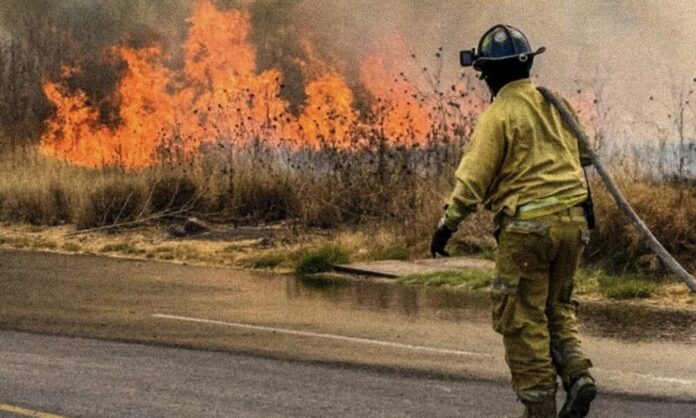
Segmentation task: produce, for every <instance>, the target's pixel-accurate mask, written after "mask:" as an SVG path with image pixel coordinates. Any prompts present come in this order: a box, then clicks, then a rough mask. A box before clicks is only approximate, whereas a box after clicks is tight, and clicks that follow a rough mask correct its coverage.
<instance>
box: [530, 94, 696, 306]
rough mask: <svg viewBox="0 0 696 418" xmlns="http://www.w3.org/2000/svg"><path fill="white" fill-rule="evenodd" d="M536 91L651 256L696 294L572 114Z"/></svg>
mask: <svg viewBox="0 0 696 418" xmlns="http://www.w3.org/2000/svg"><path fill="white" fill-rule="evenodd" d="M538 89H539V91H540V92H541V94H542V95H543V96H544V98H545V99H546V100H548V101H549V102H550V103H551V104H552V105H553V106H554V107H555V108H556V110H558V113H560V115H561V118H562V119H563V122H565V124H566V125H567V126H568V128H569V129H570V130H571V132H572V133H573V134H575V136H576V137H577V138H578V143H579V145H580V147H582V148H583V149H584V151H586V153H587V155H588V156H589V158H590V161H592V165H594V167H595V170H597V173H598V174H599V176H600V177H601V179H602V181H603V182H604V185H605V186H606V188H607V190H608V191H609V193H610V194H611V196H612V197H613V198H614V200H615V201H616V204H617V206H618V207H619V209H620V210H621V211H622V212H623V213H624V215H626V217H628V219H629V221H630V222H631V223H632V224H633V226H635V227H636V229H638V232H639V233H640V236H641V238H642V239H644V240H645V241H646V242H647V243H648V245H649V246H650V248H651V249H652V250H653V251H654V252H655V254H657V256H658V257H659V258H660V260H662V262H663V263H664V264H665V266H666V267H667V268H668V269H669V270H671V271H672V272H673V273H674V274H675V275H677V277H679V279H680V280H682V281H683V282H684V283H686V285H687V286H688V287H689V289H691V291H692V292H694V293H696V280H694V278H693V276H691V274H689V272H688V271H686V269H685V268H684V267H683V266H682V265H681V264H679V262H678V261H677V260H675V259H674V257H672V255H671V254H670V253H669V252H668V251H667V250H666V249H665V247H664V246H663V245H662V244H661V243H660V241H658V240H657V238H655V235H653V233H652V232H651V231H650V229H649V228H648V226H647V225H646V224H645V222H643V220H642V219H640V217H639V216H638V214H637V213H636V211H635V210H633V208H632V207H631V205H630V204H629V203H628V201H627V200H626V198H625V197H624V195H623V193H621V190H620V189H619V187H618V186H617V185H616V183H615V182H614V180H613V179H612V177H611V175H610V174H609V171H607V169H606V167H604V164H602V161H601V160H600V159H599V156H598V155H597V153H596V152H594V150H592V147H591V146H590V141H589V139H588V138H587V135H586V134H585V132H584V130H583V129H582V128H581V127H580V126H579V124H578V122H577V121H576V120H575V118H574V117H573V115H571V113H570V112H569V111H568V109H567V108H566V107H565V106H564V105H563V104H562V103H561V102H560V100H559V99H558V98H557V97H556V96H555V95H554V94H553V93H551V91H549V90H548V89H546V88H544V87H539V88H538Z"/></svg>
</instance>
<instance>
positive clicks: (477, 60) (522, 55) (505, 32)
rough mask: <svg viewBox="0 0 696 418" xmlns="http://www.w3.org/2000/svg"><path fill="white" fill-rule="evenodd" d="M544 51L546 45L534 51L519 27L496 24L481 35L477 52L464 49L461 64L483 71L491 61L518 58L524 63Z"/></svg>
mask: <svg viewBox="0 0 696 418" xmlns="http://www.w3.org/2000/svg"><path fill="white" fill-rule="evenodd" d="M544 51H546V48H545V47H541V48H539V49H537V50H536V51H532V47H531V46H530V45H529V40H527V37H526V36H524V34H523V33H522V32H521V31H520V30H519V29H515V28H513V27H512V26H507V25H495V26H493V27H492V28H490V29H489V30H488V31H487V32H486V33H485V34H484V35H483V36H482V37H481V41H479V45H478V52H477V53H476V52H475V51H474V50H471V51H462V55H461V64H462V65H463V66H465V67H469V66H471V65H473V66H474V69H476V70H477V71H483V70H484V69H485V67H486V65H487V64H488V63H491V62H496V61H504V60H509V59H513V58H517V59H518V60H519V61H520V62H523V63H524V62H527V61H528V60H529V58H530V57H534V56H535V55H538V54H542V53H543V52H544Z"/></svg>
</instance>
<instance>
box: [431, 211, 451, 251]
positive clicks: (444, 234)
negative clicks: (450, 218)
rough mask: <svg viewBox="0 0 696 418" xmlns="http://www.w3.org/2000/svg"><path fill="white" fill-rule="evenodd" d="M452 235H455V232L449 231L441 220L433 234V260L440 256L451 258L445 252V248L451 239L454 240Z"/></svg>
mask: <svg viewBox="0 0 696 418" xmlns="http://www.w3.org/2000/svg"><path fill="white" fill-rule="evenodd" d="M452 234H454V231H452V230H451V229H449V228H448V227H447V225H445V223H444V222H443V220H440V222H439V223H438V225H437V229H436V230H435V233H434V234H433V240H432V242H431V243H430V254H431V255H432V256H433V258H435V257H437V255H438V254H440V255H441V256H443V257H449V253H448V252H447V250H445V247H446V246H447V242H448V241H449V240H450V238H452Z"/></svg>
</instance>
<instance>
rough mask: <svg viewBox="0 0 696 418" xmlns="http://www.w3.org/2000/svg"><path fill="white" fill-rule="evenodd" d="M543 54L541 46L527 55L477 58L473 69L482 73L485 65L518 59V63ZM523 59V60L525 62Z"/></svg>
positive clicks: (544, 50)
mask: <svg viewBox="0 0 696 418" xmlns="http://www.w3.org/2000/svg"><path fill="white" fill-rule="evenodd" d="M544 52H546V47H545V46H542V47H541V48H539V49H537V50H536V51H534V52H530V53H527V54H514V55H508V56H505V57H495V58H487V57H479V58H477V59H476V60H474V63H473V67H474V69H475V70H476V71H484V70H485V67H486V65H488V64H490V63H492V62H500V61H506V60H512V59H519V60H520V61H522V60H523V57H526V58H529V57H535V56H537V55H541V54H543V53H544ZM526 58H525V60H526Z"/></svg>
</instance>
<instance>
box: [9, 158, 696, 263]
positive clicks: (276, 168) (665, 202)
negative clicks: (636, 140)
mask: <svg viewBox="0 0 696 418" xmlns="http://www.w3.org/2000/svg"><path fill="white" fill-rule="evenodd" d="M456 149H457V147H453V148H451V149H450V148H448V149H447V150H443V149H439V150H438V149H433V150H427V151H425V150H418V149H415V148H414V149H393V150H391V151H388V152H389V154H388V155H387V156H385V157H384V158H382V159H381V160H379V159H374V158H371V154H369V153H345V154H338V153H335V152H334V153H331V152H328V151H326V150H325V151H317V152H315V153H308V152H303V153H295V154H283V153H272V152H271V151H268V152H267V153H262V154H252V153H239V154H235V155H234V156H231V157H230V159H229V160H228V159H224V160H223V161H222V162H218V163H215V162H214V160H210V161H209V160H207V159H205V158H204V159H203V160H201V161H200V162H199V163H197V164H193V163H191V164H188V165H176V166H163V167H154V168H151V169H148V170H144V171H140V172H130V173H126V172H123V171H120V170H116V169H104V170H89V169H84V168H78V167H73V166H69V165H66V164H63V163H61V162H57V161H55V160H51V159H48V158H44V157H42V156H39V155H36V154H32V153H29V154H27V155H21V156H18V155H14V156H12V158H4V159H3V160H2V161H0V176H1V177H2V178H3V182H2V184H1V185H0V220H2V221H5V222H12V223H27V224H30V225H40V226H43V225H46V226H55V225H61V224H69V225H74V226H75V227H77V228H78V229H85V228H93V227H99V226H104V225H111V224H117V223H121V222H127V221H133V220H137V219H148V217H151V216H152V215H156V214H167V213H169V214H172V213H179V212H178V211H181V213H180V214H179V216H184V215H190V214H195V215H197V216H200V217H202V218H203V219H206V220H209V221H212V222H222V223H227V222H233V223H240V222H241V223H247V224H248V223H251V224H254V223H264V222H268V221H273V220H293V224H294V225H296V226H297V227H296V229H295V230H293V231H291V233H290V235H292V236H291V237H290V239H289V242H292V244H291V245H286V246H285V247H287V248H283V252H285V251H286V250H288V251H296V250H300V249H302V248H311V247H313V246H321V245H324V244H327V242H328V243H329V244H335V245H338V246H340V247H341V248H344V249H345V250H346V251H347V252H348V253H349V254H350V255H351V257H352V258H353V259H356V260H369V259H389V258H392V259H405V258H417V257H423V256H424V255H426V254H427V251H428V244H429V239H430V234H431V232H432V228H433V225H434V223H435V221H436V220H437V218H438V216H439V215H440V213H441V210H442V207H441V204H442V202H443V198H444V197H445V196H446V195H447V194H448V193H449V191H450V189H451V184H450V183H449V179H451V177H452V173H451V170H452V169H453V168H454V166H455V165H456V160H457V159H458V155H459V153H458V152H457V151H456ZM445 151H447V152H445ZM443 167H448V169H443ZM618 177H619V179H620V183H621V187H622V189H623V191H624V192H625V195H626V196H627V198H628V200H629V201H630V202H631V203H632V204H633V205H634V206H635V208H636V210H637V211H638V213H639V214H640V215H641V216H642V217H643V218H644V219H645V221H646V222H647V223H648V224H649V225H650V227H651V228H652V229H653V231H654V232H655V235H656V236H657V237H658V238H659V239H660V240H661V241H662V242H663V243H664V244H665V246H666V247H667V248H668V249H669V250H670V251H672V252H673V253H674V254H675V256H676V257H677V258H678V259H679V260H680V261H682V262H684V263H685V264H686V265H687V267H688V268H690V269H691V270H695V269H696V251H695V250H696V222H693V219H696V192H695V191H694V188H693V186H692V185H688V184H679V183H674V182H668V181H662V182H655V181H649V180H640V179H638V178H636V177H632V178H629V177H628V176H618ZM594 190H595V196H596V204H597V214H598V221H599V222H598V223H599V229H598V231H596V233H595V237H594V240H593V244H592V246H591V248H590V249H589V250H588V258H589V260H590V261H591V262H592V263H593V264H595V265H599V266H601V267H602V268H604V269H606V270H608V271H611V272H617V271H619V272H622V273H623V272H641V271H650V272H659V271H661V266H660V265H659V263H658V262H656V260H655V259H654V257H653V256H651V253H650V251H649V249H648V248H647V247H646V246H645V244H644V243H642V242H641V241H640V240H639V238H638V236H637V234H636V232H635V231H634V230H633V228H632V227H629V226H628V225H627V223H626V221H625V220H624V217H623V216H622V215H620V214H619V213H618V209H617V208H616V206H615V205H614V203H613V201H612V200H611V199H610V197H609V196H608V195H607V193H606V192H604V188H603V187H601V186H599V185H595V187H594ZM163 219H164V220H165V221H176V220H177V217H176V216H174V215H172V216H168V217H164V218H163ZM150 225H152V226H156V225H154V224H152V223H150ZM66 228H68V229H69V228H70V227H66ZM297 228H299V229H297ZM317 228H318V229H327V230H329V234H330V238H328V239H318V240H314V239H312V238H310V239H306V240H303V239H302V238H301V236H302V235H303V234H306V233H307V231H312V230H315V229H317ZM491 230H492V225H491V219H490V215H488V214H486V213H480V214H478V215H476V216H475V217H474V218H472V219H471V220H470V221H469V222H466V223H465V224H463V225H462V229H461V231H460V232H459V233H458V234H457V235H456V236H455V239H454V240H453V243H452V248H453V250H454V252H455V253H457V254H478V255H481V256H490V255H491V254H492V253H493V251H494V247H495V242H494V241H493V240H492V237H491ZM59 231H64V230H63V229H59ZM160 233H161V232H160ZM122 236H123V235H122ZM126 236H128V235H126ZM100 237H101V236H96V237H95V236H92V238H91V239H92V240H93V242H96V243H100V244H99V245H97V246H96V247H95V246H93V245H89V246H87V247H89V248H85V243H83V242H73V241H75V240H68V241H67V242H64V241H63V240H61V239H56V238H55V237H53V238H50V239H49V240H50V241H52V242H54V243H55V245H53V246H51V245H41V244H40V243H39V244H37V243H34V242H33V241H31V240H30V241H29V242H24V241H22V239H21V238H17V239H16V241H15V244H13V246H17V247H25V248H34V247H43V248H51V247H53V248H55V249H65V250H67V251H74V250H75V249H76V248H80V250H81V251H88V252H94V253H100V252H103V253H118V254H124V253H125V254H130V255H133V254H136V255H142V256H145V257H148V258H154V259H163V260H179V259H186V260H188V261H196V260H198V261H202V262H206V261H207V260H218V259H224V260H225V261H224V263H226V264H234V265H244V266H252V267H254V266H258V267H264V266H265V267H282V268H292V266H293V261H292V260H290V259H289V258H288V257H287V256H285V255H282V256H281V255H278V254H275V255H269V254H266V253H265V251H266V250H265V249H256V250H255V251H254V254H246V253H245V251H247V247H245V246H241V247H238V248H234V249H232V250H230V249H229V247H230V245H229V244H227V245H225V246H226V247H228V248H227V250H225V249H224V248H222V247H221V246H218V245H212V246H210V248H207V249H205V250H203V251H201V250H200V247H201V244H196V248H195V249H193V250H192V249H186V248H184V249H178V248H177V245H180V244H176V245H167V247H171V248H169V249H168V250H163V249H158V248H157V246H158V245H159V244H158V243H154V242H152V240H150V241H147V240H146V241H144V242H139V241H138V240H137V239H133V238H132V237H129V238H126V239H127V240H130V241H129V242H130V243H135V244H131V246H132V247H133V248H130V249H129V250H128V251H125V250H124V251H120V250H118V247H116V250H117V251H114V247H109V246H110V245H111V246H113V245H118V244H119V243H118V242H116V243H114V242H112V241H113V240H108V241H109V242H103V241H104V240H103V239H102V238H100ZM160 240H161V241H162V240H163V239H161V238H160ZM138 245H139V246H138ZM235 245H236V244H233V246H235ZM293 246H294V247H293ZM291 247H292V248H291ZM53 248H52V249H53ZM271 250H277V248H275V249H271ZM184 255H185V257H184ZM230 260H231V261H230ZM216 262H217V261H216Z"/></svg>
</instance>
